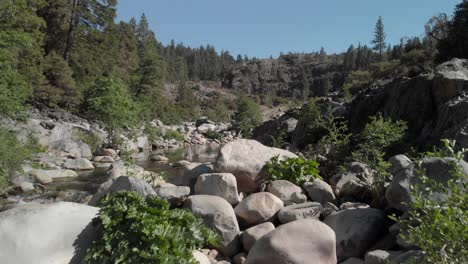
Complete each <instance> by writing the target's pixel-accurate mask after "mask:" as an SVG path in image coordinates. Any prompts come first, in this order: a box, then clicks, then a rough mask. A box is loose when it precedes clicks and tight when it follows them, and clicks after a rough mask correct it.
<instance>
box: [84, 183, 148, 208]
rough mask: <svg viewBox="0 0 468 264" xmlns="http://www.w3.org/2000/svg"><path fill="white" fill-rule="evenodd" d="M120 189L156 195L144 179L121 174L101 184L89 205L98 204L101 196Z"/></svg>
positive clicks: (120, 190) (145, 194) (144, 194)
mask: <svg viewBox="0 0 468 264" xmlns="http://www.w3.org/2000/svg"><path fill="white" fill-rule="evenodd" d="M122 191H134V192H137V193H139V194H140V195H142V196H147V195H156V192H155V191H154V190H153V187H151V185H149V184H148V183H147V182H146V181H144V180H141V179H138V178H135V177H127V176H121V177H119V178H117V179H110V180H108V181H106V182H104V183H103V184H101V186H99V189H98V190H97V192H96V193H95V194H94V195H93V197H92V198H91V201H89V205H92V206H96V205H98V204H99V202H100V200H101V198H103V197H104V196H106V195H107V194H114V193H117V192H122Z"/></svg>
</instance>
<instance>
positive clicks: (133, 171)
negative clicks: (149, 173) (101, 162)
mask: <svg viewBox="0 0 468 264" xmlns="http://www.w3.org/2000/svg"><path fill="white" fill-rule="evenodd" d="M144 173H145V170H144V169H143V168H142V167H140V166H138V165H136V164H128V165H127V164H125V163H124V162H123V161H121V160H119V161H116V162H114V163H112V165H111V166H110V167H109V170H108V171H107V175H109V177H110V178H111V179H117V178H118V177H120V176H132V177H136V178H143V176H144Z"/></svg>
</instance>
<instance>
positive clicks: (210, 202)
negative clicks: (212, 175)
mask: <svg viewBox="0 0 468 264" xmlns="http://www.w3.org/2000/svg"><path fill="white" fill-rule="evenodd" d="M184 207H185V208H188V209H189V210H190V211H192V212H193V213H194V214H197V215H199V216H200V217H201V218H202V220H203V223H204V224H205V225H206V226H208V227H210V228H213V229H214V230H215V231H216V232H217V233H218V234H219V235H220V237H221V245H220V246H219V250H220V251H221V252H222V253H223V255H224V256H227V257H232V256H234V255H235V254H237V253H238V252H239V250H240V239H239V233H240V229H239V224H238V223H237V219H236V215H235V214H234V210H233V209H232V206H231V205H230V204H229V203H228V202H227V201H226V200H224V199H223V198H221V197H218V196H213V195H193V196H189V197H188V198H187V200H185V202H184Z"/></svg>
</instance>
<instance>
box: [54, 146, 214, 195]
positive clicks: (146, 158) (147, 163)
mask: <svg viewBox="0 0 468 264" xmlns="http://www.w3.org/2000/svg"><path fill="white" fill-rule="evenodd" d="M219 149H220V145H219V144H210V145H193V146H187V147H184V148H179V149H158V150H154V151H153V154H156V155H162V156H165V157H167V158H169V162H170V163H173V162H176V161H179V160H187V161H190V162H200V163H206V162H214V161H215V160H216V157H217V155H218V152H219ZM134 158H135V162H136V164H137V165H139V166H141V167H143V168H144V169H145V170H148V171H154V172H164V173H166V174H167V176H169V177H171V176H175V175H178V174H179V172H180V169H178V168H173V167H171V166H170V165H169V163H161V162H157V161H152V160H151V159H150V155H149V153H139V154H138V155H137V156H135V157H134ZM106 171H107V168H96V169H95V170H93V171H84V172H79V177H77V178H63V179H54V182H53V183H51V184H49V186H48V187H49V189H55V190H80V191H87V192H90V193H94V192H96V190H97V188H98V187H99V185H100V184H101V183H103V182H105V181H106V180H107V179H108V176H107V174H106Z"/></svg>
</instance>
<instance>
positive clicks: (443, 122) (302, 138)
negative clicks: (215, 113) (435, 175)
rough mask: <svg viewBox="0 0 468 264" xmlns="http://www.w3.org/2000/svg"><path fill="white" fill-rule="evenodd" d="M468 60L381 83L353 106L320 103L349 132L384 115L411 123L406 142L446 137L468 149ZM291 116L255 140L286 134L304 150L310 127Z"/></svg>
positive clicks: (268, 127)
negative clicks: (345, 126) (345, 122)
mask: <svg viewBox="0 0 468 264" xmlns="http://www.w3.org/2000/svg"><path fill="white" fill-rule="evenodd" d="M467 102H468V60H460V59H454V60H451V61H449V62H446V63H443V64H441V65H439V66H438V67H436V68H435V71H434V72H433V73H431V74H422V75H418V76H416V77H413V78H407V77H402V78H397V79H393V80H385V81H379V82H378V83H375V84H373V85H371V86H369V87H368V88H367V89H365V90H363V91H362V92H361V93H359V94H357V95H356V96H354V98H353V100H352V101H351V102H350V103H343V102H336V101H334V100H333V99H332V98H324V99H322V100H321V101H319V102H318V104H319V106H320V107H321V109H322V112H323V113H324V114H325V115H333V116H336V117H340V118H343V119H344V120H346V121H347V123H348V125H349V129H350V132H352V133H357V132H359V131H361V130H362V128H363V126H364V124H365V123H366V121H367V120H368V119H369V117H370V116H374V115H377V114H379V113H380V114H382V115H383V116H384V117H389V118H391V119H393V120H404V121H406V122H407V124H408V131H407V136H408V138H407V141H408V142H409V143H410V144H411V145H412V146H415V147H420V148H427V147H429V146H433V145H436V144H438V143H439V142H440V139H442V138H450V139H455V140H456V141H457V143H458V144H459V147H465V148H466V147H468V134H467V133H468V131H467V129H468V113H467V112H466V107H467ZM299 119H300V118H299V117H298V115H297V114H295V113H294V111H292V112H288V113H286V114H285V115H283V116H281V117H279V118H276V119H273V120H270V121H268V122H266V123H264V124H263V125H262V126H260V127H258V128H257V129H256V131H255V133H254V134H255V135H256V136H255V138H256V139H257V140H259V141H260V142H263V143H265V144H269V145H271V144H272V141H271V138H272V137H273V138H275V137H278V135H280V134H283V135H284V136H285V139H286V141H288V142H290V143H293V144H294V145H295V146H296V147H298V148H300V149H302V148H304V147H305V146H306V145H307V144H310V143H314V141H316V140H318V139H313V138H311V137H309V136H307V135H306V133H305V132H306V131H305V130H306V129H305V126H306V124H305V123H304V122H301V121H300V120H299Z"/></svg>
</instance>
